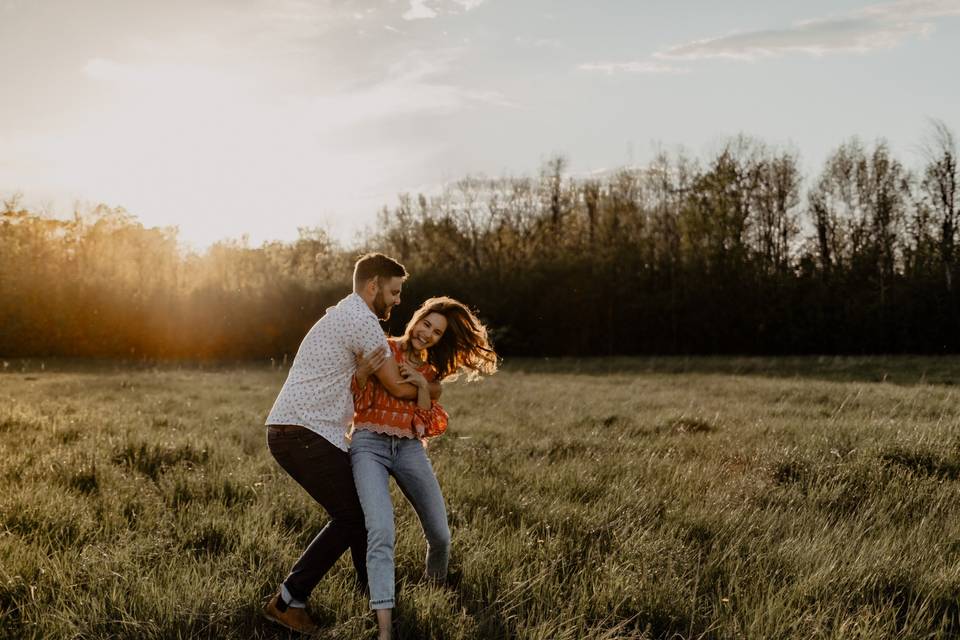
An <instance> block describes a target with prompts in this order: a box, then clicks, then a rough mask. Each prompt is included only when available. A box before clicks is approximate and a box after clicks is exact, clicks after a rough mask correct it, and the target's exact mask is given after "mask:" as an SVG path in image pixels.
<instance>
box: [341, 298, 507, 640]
mask: <svg viewBox="0 0 960 640" xmlns="http://www.w3.org/2000/svg"><path fill="white" fill-rule="evenodd" d="M389 342H390V349H391V351H392V355H393V357H394V358H395V359H396V360H397V362H398V363H399V366H400V371H401V373H402V374H403V376H404V381H405V382H409V383H411V384H414V385H416V386H417V388H418V390H419V394H418V397H417V400H416V401H412V400H400V399H398V398H395V397H393V396H391V395H390V394H389V393H387V391H386V390H385V389H384V388H383V387H382V386H381V385H380V383H379V382H378V381H377V380H376V378H375V377H372V376H371V375H370V374H371V373H372V371H371V367H370V366H369V365H365V364H361V366H360V367H359V368H358V369H357V374H356V377H355V379H354V383H353V390H354V404H355V413H354V417H353V424H354V426H353V429H354V430H353V435H352V440H351V445H350V463H351V465H352V467H353V477H354V481H355V482H356V485H357V495H358V496H359V497H360V504H361V505H362V507H363V514H364V521H365V523H366V527H367V574H368V580H369V586H370V608H371V609H373V610H374V611H376V615H377V625H378V627H379V632H380V640H389V639H390V637H391V627H392V617H393V607H394V590H395V585H394V554H393V550H394V538H395V526H394V520H393V503H392V502H391V500H390V491H389V485H388V479H389V476H391V475H392V476H393V477H394V479H396V481H397V485H398V486H399V487H400V489H401V491H403V494H404V495H405V496H406V498H407V500H409V501H410V504H411V505H413V508H414V510H415V511H416V512H417V516H418V517H419V518H420V525H421V526H422V527H423V533H424V535H425V536H426V538H427V558H426V574H427V576H428V577H429V578H431V579H434V580H443V579H445V578H446V575H447V561H448V557H449V551H450V529H449V528H448V527H447V510H446V507H445V506H444V503H443V494H441V492H440V485H439V483H438V482H437V477H436V476H435V475H434V473H433V467H431V466H430V460H429V459H428V458H427V454H426V446H425V445H426V439H427V438H429V437H433V436H435V435H438V434H440V433H442V432H443V431H444V430H445V429H446V426H447V413H446V412H445V411H444V410H443V408H442V407H441V406H440V405H439V404H438V403H437V402H436V401H431V400H430V390H429V384H430V382H432V381H435V380H436V381H442V380H452V379H453V378H455V377H456V376H457V375H459V374H460V373H461V372H466V373H467V374H468V377H470V378H476V377H478V376H479V375H480V374H491V373H494V372H495V371H496V370H497V354H496V353H495V352H494V350H493V347H492V346H491V345H490V341H489V339H488V337H487V329H486V327H485V326H484V325H483V323H481V322H480V321H479V320H478V319H477V317H476V316H475V315H474V314H473V313H472V312H471V311H470V309H469V308H467V307H466V305H464V304H463V303H460V302H457V301H456V300H453V299H452V298H447V297H441V298H431V299H429V300H427V301H426V302H424V303H423V305H422V306H421V307H420V308H419V309H418V310H417V311H416V312H415V313H414V314H413V318H412V319H411V320H410V322H409V323H408V324H407V328H406V331H405V332H404V334H403V336H402V337H401V338H391V339H390V340H389Z"/></svg>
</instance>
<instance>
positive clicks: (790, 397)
mask: <svg viewBox="0 0 960 640" xmlns="http://www.w3.org/2000/svg"><path fill="white" fill-rule="evenodd" d="M7 371H8V373H6V374H3V375H0V478H2V487H3V490H2V492H0V637H3V638H47V637H55V638H56V637H66V638H71V637H76V638H98V637H130V638H134V637H136V638H171V637H218V638H251V637H254V638H273V637H285V633H284V632H282V631H281V630H279V629H278V628H276V627H275V626H272V625H271V623H268V622H266V621H264V620H262V619H261V617H260V614H259V611H260V601H261V599H262V598H264V597H266V596H267V595H269V594H270V593H271V592H272V591H273V590H274V589H275V588H276V586H277V584H278V582H279V581H280V580H281V579H282V577H283V576H284V574H285V572H286V570H287V569H288V568H289V566H290V564H291V563H292V562H293V560H294V559H295V558H296V556H297V554H298V553H299V552H300V550H301V549H302V548H303V547H304V546H305V545H306V544H307V542H308V541H309V539H310V538H311V537H312V536H313V535H314V534H315V533H316V531H317V530H318V529H319V528H320V527H321V526H322V525H323V523H324V516H323V514H322V513H321V512H320V511H319V509H318V508H317V507H315V505H314V504H313V503H312V502H311V501H310V499H309V498H308V497H307V496H306V494H305V493H304V492H303V491H302V490H301V489H300V488H299V487H298V486H296V485H295V484H294V483H293V482H292V481H291V480H290V479H289V478H288V477H287V476H286V475H285V474H284V473H283V472H282V471H281V470H280V469H279V467H278V466H277V465H276V464H275V463H274V461H273V459H272V458H271V457H270V456H269V453H268V452H267V450H266V446H265V441H264V430H263V428H262V426H261V424H262V422H263V417H264V415H265V413H266V411H267V410H268V409H269V407H270V404H271V403H272V401H273V398H274V396H275V393H276V391H277V390H278V388H279V386H280V384H281V383H282V380H283V373H282V372H277V371H269V370H262V369H252V368H251V369H246V370H241V369H235V370H232V369H231V370H219V371H199V370H173V369H169V370H144V369H140V370H122V369H121V370H115V369H108V368H103V369H101V370H90V371H69V372H68V371H59V372H58V371H51V370H50V367H46V370H45V371H42V372H41V371H38V370H37V367H36V366H34V367H33V368H32V369H30V370H23V367H21V366H19V365H18V366H11V367H8V369H7ZM957 379H960V362H957V361H956V360H943V359H937V360H932V359H931V360H926V359H903V360H898V359H882V358H880V359H826V360H817V359H793V360H758V359H747V360H744V359H739V360H732V359H705V360H680V359H654V360H651V359H643V360H628V359H616V360H591V361H579V362H577V361H559V362H542V361H540V362H534V361H526V362H519V363H516V364H515V365H514V366H508V367H507V368H506V370H504V371H503V372H501V373H499V374H497V375H496V376H495V377H493V378H491V379H488V380H486V381H483V382H480V383H475V384H454V385H451V386H449V387H447V389H446V390H445V392H444V393H445V396H444V399H443V401H444V403H445V405H446V406H447V408H448V410H449V411H450V413H451V428H450V430H449V432H448V433H447V434H446V435H445V436H443V437H442V438H441V439H439V440H437V441H435V442H434V443H433V444H432V445H431V450H430V456H431V459H432V460H433V463H434V467H435V469H436V471H437V474H438V476H439V478H440V482H441V486H442V487H443V489H444V493H445V496H446V499H447V504H448V510H449V514H450V521H451V529H452V532H453V556H452V564H451V574H450V584H449V585H447V586H435V585H431V584H428V583H424V582H422V581H421V580H420V576H421V574H422V571H423V567H422V562H423V553H424V542H423V538H422V535H421V533H420V531H419V525H418V523H417V521H416V518H415V516H414V514H413V513H412V510H411V509H410V508H409V507H408V506H406V505H405V504H404V503H403V500H402V498H401V497H400V496H399V494H397V495H395V502H396V503H397V504H398V505H400V504H403V506H401V507H400V508H398V514H399V515H398V517H399V526H398V558H397V562H398V571H397V576H398V582H399V603H398V615H399V617H400V620H401V624H402V627H403V630H404V632H405V633H406V635H407V637H416V638H438V639H439V638H528V639H544V640H545V639H547V638H549V639H558V638H560V639H564V638H568V639H576V638H610V639H612V638H677V639H679V638H691V639H692V638H901V637H905V638H950V637H956V636H958V635H960V406H958V402H957V392H956V389H955V387H954V386H953V381H954V380H957ZM351 578H352V569H351V568H350V566H349V563H348V562H347V561H346V559H343V560H341V562H340V563H339V564H338V565H337V566H336V567H335V569H334V571H333V572H332V573H331V574H330V575H329V576H328V577H327V578H326V579H325V580H324V581H323V582H322V583H321V585H320V586H319V588H318V589H317V590H316V591H315V593H314V595H313V597H312V598H311V602H310V606H311V609H312V611H313V612H314V613H315V617H316V618H317V619H318V620H319V621H320V622H321V623H322V624H323V625H324V626H325V628H326V630H327V631H326V634H327V635H328V636H329V637H331V638H332V637H338V638H369V637H373V635H374V629H375V627H374V624H373V620H372V618H371V616H370V614H369V612H368V611H367V608H366V602H365V600H364V598H363V597H362V596H361V595H359V594H358V593H356V592H355V591H354V589H353V586H352V582H351Z"/></svg>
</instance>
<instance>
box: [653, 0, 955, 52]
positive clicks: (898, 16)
mask: <svg viewBox="0 0 960 640" xmlns="http://www.w3.org/2000/svg"><path fill="white" fill-rule="evenodd" d="M958 15H960V0H899V1H898V2H892V3H889V4H881V5H874V6H870V7H866V8H864V9H861V10H859V11H856V12H854V13H851V14H847V15H844V16H839V17H834V18H825V19H816V20H805V21H802V22H798V23H797V24H794V25H792V26H789V27H785V28H780V29H761V30H756V31H746V32H742V33H734V34H730V35H726V36H720V37H717V38H707V39H704V40H695V41H693V42H687V43H684V44H680V45H677V46H674V47H670V48H668V49H665V50H662V51H658V52H656V53H655V54H654V57H655V58H658V59H663V60H701V59H709V58H731V59H737V60H755V59H758V58H767V57H773V56H781V55H785V54H789V53H803V54H808V55H818V56H819V55H826V54H831V53H867V52H869V51H874V50H878V49H890V48H893V47H895V46H897V45H899V44H900V43H902V42H903V41H905V40H907V39H909V38H911V37H922V36H926V35H928V34H930V33H931V32H932V31H933V29H934V24H933V22H934V21H935V20H936V19H938V18H944V17H948V16H958Z"/></svg>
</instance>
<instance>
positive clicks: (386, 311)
mask: <svg viewBox="0 0 960 640" xmlns="http://www.w3.org/2000/svg"><path fill="white" fill-rule="evenodd" d="M391 309H393V306H392V305H391V306H389V307H388V306H387V303H386V301H385V300H384V299H383V291H377V295H376V296H374V298H373V312H374V313H375V314H377V318H379V319H380V320H389V319H390V310H391Z"/></svg>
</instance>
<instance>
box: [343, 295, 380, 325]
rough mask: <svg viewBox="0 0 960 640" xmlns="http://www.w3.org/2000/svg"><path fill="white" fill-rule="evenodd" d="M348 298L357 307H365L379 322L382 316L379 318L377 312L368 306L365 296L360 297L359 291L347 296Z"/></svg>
mask: <svg viewBox="0 0 960 640" xmlns="http://www.w3.org/2000/svg"><path fill="white" fill-rule="evenodd" d="M347 298H348V299H349V300H350V302H351V304H353V305H354V306H356V307H359V308H360V309H363V310H364V311H366V312H367V313H369V314H370V315H372V316H373V317H374V319H375V320H376V321H377V322H380V318H377V314H375V313H374V312H373V310H371V309H370V307H368V306H367V303H366V302H364V300H363V298H361V297H360V294H359V293H357V292H353V293H351V294H350V295H349V296H347Z"/></svg>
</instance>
